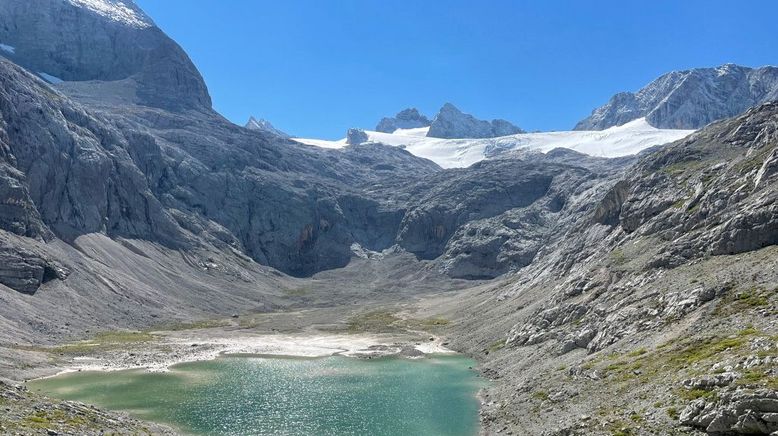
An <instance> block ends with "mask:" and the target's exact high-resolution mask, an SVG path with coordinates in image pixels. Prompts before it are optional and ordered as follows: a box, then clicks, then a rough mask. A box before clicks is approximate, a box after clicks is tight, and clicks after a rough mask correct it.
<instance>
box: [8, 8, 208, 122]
mask: <svg viewBox="0 0 778 436" xmlns="http://www.w3.org/2000/svg"><path fill="white" fill-rule="evenodd" d="M92 3H95V4H98V6H100V7H99V8H96V9H95V8H90V7H87V6H85V4H86V5H89V4H92ZM117 3H118V4H119V6H117ZM117 8H120V9H117ZM111 14H114V15H111ZM0 42H2V43H3V44H6V45H9V46H12V47H14V53H13V54H11V53H8V52H2V53H1V54H2V55H4V56H6V57H10V58H11V59H13V60H14V62H16V63H18V64H19V65H22V66H24V67H25V68H27V69H28V70H30V71H32V72H34V73H36V74H37V73H45V74H48V75H51V76H54V77H56V78H59V79H62V80H65V81H75V82H84V81H102V82H113V83H114V86H113V87H112V88H110V89H109V90H103V92H104V93H105V94H111V93H116V89H117V87H120V86H121V87H122V88H127V89H128V90H127V91H126V94H127V98H128V99H131V100H132V101H131V103H139V104H143V105H148V106H153V107H160V108H166V109H171V110H181V109H192V108H205V109H210V107H211V98H210V96H209V95H208V89H207V87H206V86H205V82H204V81H203V79H202V77H201V76H200V73H199V72H198V71H197V69H196V68H195V66H194V65H193V64H192V62H191V61H190V60H189V57H188V56H187V55H186V53H184V51H183V50H182V49H181V47H179V46H178V44H176V43H175V42H174V41H173V40H171V39H170V38H168V37H167V36H166V35H165V34H164V33H163V32H162V31H161V30H160V29H159V28H157V27H156V26H155V25H154V23H153V22H152V21H151V19H149V18H148V17H147V16H146V15H145V14H144V13H143V12H142V11H140V9H138V8H137V7H136V6H134V4H133V3H132V2H131V1H126V2H117V1H115V0H100V1H96V2H83V1H81V0H0ZM74 86H76V85H74Z"/></svg>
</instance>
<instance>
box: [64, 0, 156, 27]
mask: <svg viewBox="0 0 778 436" xmlns="http://www.w3.org/2000/svg"><path fill="white" fill-rule="evenodd" d="M67 1H68V2H70V4H72V5H75V6H79V7H82V8H85V9H89V10H90V11H92V12H94V13H96V14H99V15H102V16H104V17H106V18H109V19H111V20H113V21H117V22H120V23H123V24H126V25H128V26H132V27H139V28H145V27H151V26H153V25H154V22H153V21H151V18H149V17H148V16H147V15H146V14H144V13H143V11H141V10H140V9H139V8H138V7H137V6H135V4H134V3H133V2H132V0H67Z"/></svg>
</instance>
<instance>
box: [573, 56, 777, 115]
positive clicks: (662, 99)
mask: <svg viewBox="0 0 778 436" xmlns="http://www.w3.org/2000/svg"><path fill="white" fill-rule="evenodd" d="M776 99H778V68H776V67H772V66H766V67H761V68H747V67H741V66H738V65H733V64H726V65H722V66H720V67H717V68H695V69H692V70H686V71H674V72H672V73H668V74H665V75H663V76H661V77H659V78H658V79H656V80H655V81H653V82H651V83H649V84H648V85H646V86H645V87H644V88H643V89H641V90H640V91H638V92H636V93H632V92H623V93H620V94H616V95H615V96H614V97H613V98H611V100H610V101H609V102H608V103H607V104H606V105H604V106H602V107H600V108H597V109H595V110H594V111H593V112H592V114H591V115H590V116H589V117H587V118H586V119H584V120H582V121H581V122H579V123H578V124H577V125H576V126H575V130H603V129H607V128H608V127H612V126H619V125H622V124H624V123H627V122H629V121H632V120H635V119H638V118H644V117H645V118H646V119H647V120H648V122H649V123H650V124H651V125H652V126H654V127H658V128H666V129H699V128H701V127H703V126H705V125H706V124H709V123H711V122H713V121H716V120H720V119H723V118H729V117H733V116H736V115H739V114H741V113H743V112H744V111H745V110H746V109H748V108H750V107H752V106H754V105H758V104H761V103H765V102H769V101H774V100H776Z"/></svg>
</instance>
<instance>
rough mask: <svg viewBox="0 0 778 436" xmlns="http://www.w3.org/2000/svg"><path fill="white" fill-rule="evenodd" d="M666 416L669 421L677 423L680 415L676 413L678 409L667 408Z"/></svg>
mask: <svg viewBox="0 0 778 436" xmlns="http://www.w3.org/2000/svg"><path fill="white" fill-rule="evenodd" d="M667 416H668V417H670V419H672V420H674V421H677V420H678V418H680V416H681V415H680V414H679V413H678V409H677V408H675V407H668V408H667Z"/></svg>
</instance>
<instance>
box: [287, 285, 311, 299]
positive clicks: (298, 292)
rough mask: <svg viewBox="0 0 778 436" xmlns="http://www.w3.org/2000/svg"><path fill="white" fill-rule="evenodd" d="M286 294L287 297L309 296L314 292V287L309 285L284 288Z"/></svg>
mask: <svg viewBox="0 0 778 436" xmlns="http://www.w3.org/2000/svg"><path fill="white" fill-rule="evenodd" d="M283 292H284V295H286V296H287V297H307V296H308V295H311V294H312V293H313V289H312V288H309V287H302V288H293V289H284V291H283Z"/></svg>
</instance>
